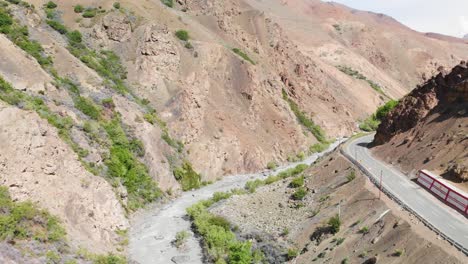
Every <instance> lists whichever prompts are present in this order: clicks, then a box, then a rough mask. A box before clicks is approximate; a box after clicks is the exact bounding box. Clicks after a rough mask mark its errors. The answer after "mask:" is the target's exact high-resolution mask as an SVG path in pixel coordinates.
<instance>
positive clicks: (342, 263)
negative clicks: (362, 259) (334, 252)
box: [341, 258, 349, 264]
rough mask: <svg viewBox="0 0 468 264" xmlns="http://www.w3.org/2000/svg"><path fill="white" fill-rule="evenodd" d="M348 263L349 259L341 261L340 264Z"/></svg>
mask: <svg viewBox="0 0 468 264" xmlns="http://www.w3.org/2000/svg"><path fill="white" fill-rule="evenodd" d="M348 263H349V259H348V258H344V259H343V260H342V261H341V264H348Z"/></svg>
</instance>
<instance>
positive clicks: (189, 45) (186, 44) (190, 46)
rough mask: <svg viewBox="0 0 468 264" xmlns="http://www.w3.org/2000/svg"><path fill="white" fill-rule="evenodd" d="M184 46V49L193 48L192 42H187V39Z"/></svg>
mask: <svg viewBox="0 0 468 264" xmlns="http://www.w3.org/2000/svg"><path fill="white" fill-rule="evenodd" d="M184 47H185V48H186V49H193V45H192V43H190V42H188V41H187V43H185V45H184Z"/></svg>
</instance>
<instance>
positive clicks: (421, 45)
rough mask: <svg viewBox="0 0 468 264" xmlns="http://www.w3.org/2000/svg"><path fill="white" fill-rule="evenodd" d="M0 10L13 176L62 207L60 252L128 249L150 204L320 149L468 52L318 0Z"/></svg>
mask: <svg viewBox="0 0 468 264" xmlns="http://www.w3.org/2000/svg"><path fill="white" fill-rule="evenodd" d="M164 2H165V3H166V4H167V5H165V4H164ZM169 3H173V6H172V7H169V6H168V5H170V4H169ZM0 22H1V24H0V32H1V34H0V47H1V48H0V99H1V101H3V102H1V104H0V124H1V131H0V142H1V143H0V146H1V149H2V153H0V183H1V184H2V185H5V186H6V187H8V190H9V192H10V195H11V203H15V202H18V203H19V202H23V201H33V202H34V203H35V204H36V206H37V207H38V208H42V209H46V210H48V211H49V212H50V213H51V214H53V215H56V216H58V217H59V218H60V219H61V221H62V222H63V224H64V226H65V229H66V231H67V233H68V236H66V237H67V242H66V243H65V242H63V241H62V242H63V243H62V242H57V243H55V244H54V247H50V248H48V250H49V251H51V252H53V253H57V254H58V253H61V251H60V250H62V249H63V248H62V247H61V246H63V244H67V245H70V247H71V248H72V249H77V248H86V249H87V250H89V251H90V252H92V253H100V254H101V253H107V252H113V253H121V254H125V250H126V249H125V246H126V243H128V239H126V237H125V236H126V231H125V230H126V229H127V228H128V225H129V223H128V220H127V217H128V216H129V215H131V214H132V213H134V212H135V211H137V210H139V209H141V208H143V207H144V206H145V205H147V204H150V203H152V202H155V201H164V200H165V199H171V198H174V197H175V196H177V195H179V194H180V193H182V191H187V190H190V189H192V188H199V187H200V186H201V185H203V184H208V183H209V182H211V181H215V180H217V179H220V178H222V177H223V176H226V175H233V174H239V173H247V172H256V171H260V170H263V169H265V168H266V167H268V166H273V165H275V164H283V163H286V162H288V161H294V160H300V159H303V158H304V156H306V155H308V154H311V153H313V152H317V151H320V150H323V149H324V148H326V146H328V144H329V143H330V141H331V140H334V139H335V138H337V137H343V136H349V135H351V134H352V133H354V132H356V131H357V130H358V125H357V124H358V123H359V121H360V120H363V119H364V118H366V117H367V116H369V115H370V114H371V113H373V112H374V111H375V109H376V108H377V107H378V106H380V105H382V104H383V103H384V102H386V101H388V100H389V99H391V98H393V99H398V98H401V97H402V96H404V95H405V94H407V93H408V92H409V91H410V89H411V88H412V87H414V86H416V85H417V84H418V83H420V82H421V81H422V80H425V79H427V77H428V76H431V75H432V74H434V73H436V72H437V69H438V68H439V67H440V66H445V67H447V68H450V67H453V65H455V64H457V63H458V62H459V61H461V60H463V59H466V58H468V46H467V44H466V42H464V41H462V40H460V39H456V38H448V37H434V36H432V35H425V34H423V33H419V32H415V31H413V30H411V29H409V28H407V27H405V26H404V25H402V24H400V23H398V22H397V21H395V20H394V19H392V18H390V17H387V16H385V15H381V14H374V13H369V12H363V11H357V10H353V9H350V8H348V7H345V6H343V5H339V4H335V3H325V2H322V1H318V0H317V1H316V0H311V1H306V0H297V1H287V0H268V1H266V0H262V1H258V0H225V1H215V0H194V1H172V0H167V1H166V0H164V1H159V0H142V1H132V0H123V1H119V2H118V3H116V1H115V0H101V1H97V0H56V1H53V2H52V1H50V2H49V1H46V0H30V1H26V2H25V1H18V0H8V1H4V0H0ZM453 111H455V110H453ZM465 116H466V115H465ZM465 116H464V117H465ZM453 120H455V119H447V121H444V122H453V124H456V125H458V124H459V123H458V121H453ZM457 120H458V119H457ZM465 123H466V122H465ZM450 124H452V123H450ZM464 129H466V127H465V128H464ZM464 131H466V130H464ZM456 140H459V139H458V138H457V139H456ZM465 141H466V140H465ZM465 143H466V142H465ZM465 143H464V144H465ZM458 146H459V145H457V147H458ZM429 164H432V163H429ZM446 165H447V166H449V165H448V164H446ZM431 166H438V164H435V163H434V164H433V165H431ZM457 168H458V167H457ZM7 200H8V199H7ZM8 201H10V200H8ZM0 211H2V210H0ZM32 222H33V224H34V227H35V225H36V224H37V223H36V222H34V221H32ZM39 222H41V221H39ZM42 223H43V224H44V221H42ZM13 233H15V232H13ZM17 233H18V232H17ZM28 234H29V236H28V239H29V240H27V241H28V242H27V243H25V245H23V244H22V245H23V249H22V250H23V251H27V250H29V249H30V248H31V247H32V246H31V245H30V244H28V243H29V242H31V241H32V240H34V239H33V235H32V231H31V232H29V233H28ZM40 235H42V236H39V235H38V236H34V237H35V238H36V240H34V241H32V242H31V243H33V244H34V245H36V243H39V242H37V241H39V240H41V239H42V240H44V239H43V237H44V234H40ZM8 238H9V239H10V238H11V237H8ZM15 239H16V240H15ZM11 241H18V238H17V237H13V238H11ZM13 244H14V242H11V243H9V244H5V245H2V244H0V253H1V251H2V250H1V249H2V248H1V247H3V246H4V247H5V248H8V249H11V248H12V247H13ZM20 244H21V243H20ZM47 245H49V244H47ZM41 250H42V251H41ZM19 251H21V250H19ZM31 251H32V252H33V253H34V252H36V251H37V252H39V251H41V252H46V251H45V249H44V248H43V247H39V246H37V247H36V248H34V250H31ZM9 252H14V253H15V254H9V255H5V256H2V255H1V254H0V262H1V260H2V259H1V257H4V258H5V259H6V260H5V262H7V261H9V260H11V261H12V262H15V261H16V262H18V263H21V262H27V261H28V260H29V259H30V258H31V257H30V256H29V255H28V256H29V259H28V258H27V257H26V260H25V259H22V257H20V254H19V253H18V254H16V253H17V251H12V250H9ZM28 252H29V251H28ZM37 252H36V253H37ZM36 253H35V254H36ZM81 253H82V254H84V253H83V252H81ZM31 254H32V253H31ZM37 254H39V253H37ZM70 254H71V253H70ZM88 255H89V254H88ZM23 257H24V256H23ZM46 257H47V256H45V255H44V254H42V255H41V258H42V259H41V260H45V259H46ZM49 257H50V256H49ZM93 257H94V258H96V256H93ZM90 259H91V257H90ZM65 260H66V259H63V261H65ZM39 263H40V262H39Z"/></svg>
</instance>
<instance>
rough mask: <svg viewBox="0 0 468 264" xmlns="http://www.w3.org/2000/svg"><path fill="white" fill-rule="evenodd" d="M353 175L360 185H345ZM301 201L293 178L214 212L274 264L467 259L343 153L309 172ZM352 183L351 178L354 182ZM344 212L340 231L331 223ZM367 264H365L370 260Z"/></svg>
mask: <svg viewBox="0 0 468 264" xmlns="http://www.w3.org/2000/svg"><path fill="white" fill-rule="evenodd" d="M352 172H354V173H355V176H356V177H355V179H353V180H351V181H350V182H348V181H349V180H350V179H351V178H352V177H351V176H349V175H351V174H352ZM304 176H305V187H306V188H307V190H308V193H307V195H306V196H305V198H304V200H303V201H294V200H292V199H291V196H292V194H293V193H294V192H295V189H294V188H290V187H289V182H290V181H291V180H286V181H284V182H279V183H276V184H273V185H270V186H267V187H262V188H259V189H257V191H256V193H254V194H251V195H244V196H235V197H233V198H231V199H229V200H227V201H226V202H224V203H222V204H220V205H218V206H216V207H214V208H213V209H212V210H211V211H212V212H213V213H215V214H218V215H221V216H224V217H226V218H227V219H228V220H229V221H231V223H232V224H233V225H234V226H237V227H238V230H239V234H240V236H241V237H243V238H246V239H252V241H253V245H254V247H255V248H259V249H261V250H262V251H263V252H265V253H266V258H267V260H268V261H269V263H284V262H286V261H287V259H288V257H287V252H288V249H295V250H297V252H298V254H299V255H298V256H297V258H295V259H294V260H291V263H311V261H314V263H342V261H344V260H345V259H347V261H348V262H346V263H363V262H365V263H376V262H375V261H376V260H377V263H429V262H430V263H462V262H463V259H464V256H463V255H462V254H461V253H459V252H457V251H456V250H454V249H453V248H452V247H451V246H450V245H448V244H447V243H445V242H442V241H441V240H438V239H437V238H436V235H435V234H433V233H432V232H431V231H430V230H429V229H426V228H425V227H424V226H423V225H421V224H420V223H418V221H417V220H415V218H413V217H412V216H410V215H408V214H406V213H404V212H401V211H400V210H401V209H400V208H398V207H397V206H395V205H394V204H393V203H392V202H391V201H387V200H386V198H382V200H379V199H378V194H377V192H376V191H375V190H376V189H375V187H373V186H372V185H371V184H370V183H369V182H368V180H367V178H365V176H363V175H362V174H361V173H360V172H359V171H356V168H354V167H353V165H352V164H350V163H349V162H348V161H347V160H346V159H345V158H343V157H342V156H340V155H339V154H338V153H334V154H332V155H330V156H329V157H326V158H324V159H323V160H322V161H321V162H319V163H318V164H317V165H315V166H314V167H312V168H311V169H309V170H307V171H306V172H305V173H304ZM350 177H351V178H350ZM337 214H340V219H341V226H340V230H339V232H337V233H336V234H332V233H333V232H331V231H330V228H329V225H328V222H329V219H330V218H332V217H333V216H336V215H337ZM366 261H367V262H366Z"/></svg>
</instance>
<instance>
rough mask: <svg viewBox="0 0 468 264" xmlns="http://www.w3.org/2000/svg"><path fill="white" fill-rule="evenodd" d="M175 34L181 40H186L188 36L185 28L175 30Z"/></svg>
mask: <svg viewBox="0 0 468 264" xmlns="http://www.w3.org/2000/svg"><path fill="white" fill-rule="evenodd" d="M175 35H176V37H177V38H178V39H180V40H183V41H187V40H189V38H190V36H189V33H188V32H187V31H186V30H177V31H176V33H175Z"/></svg>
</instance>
